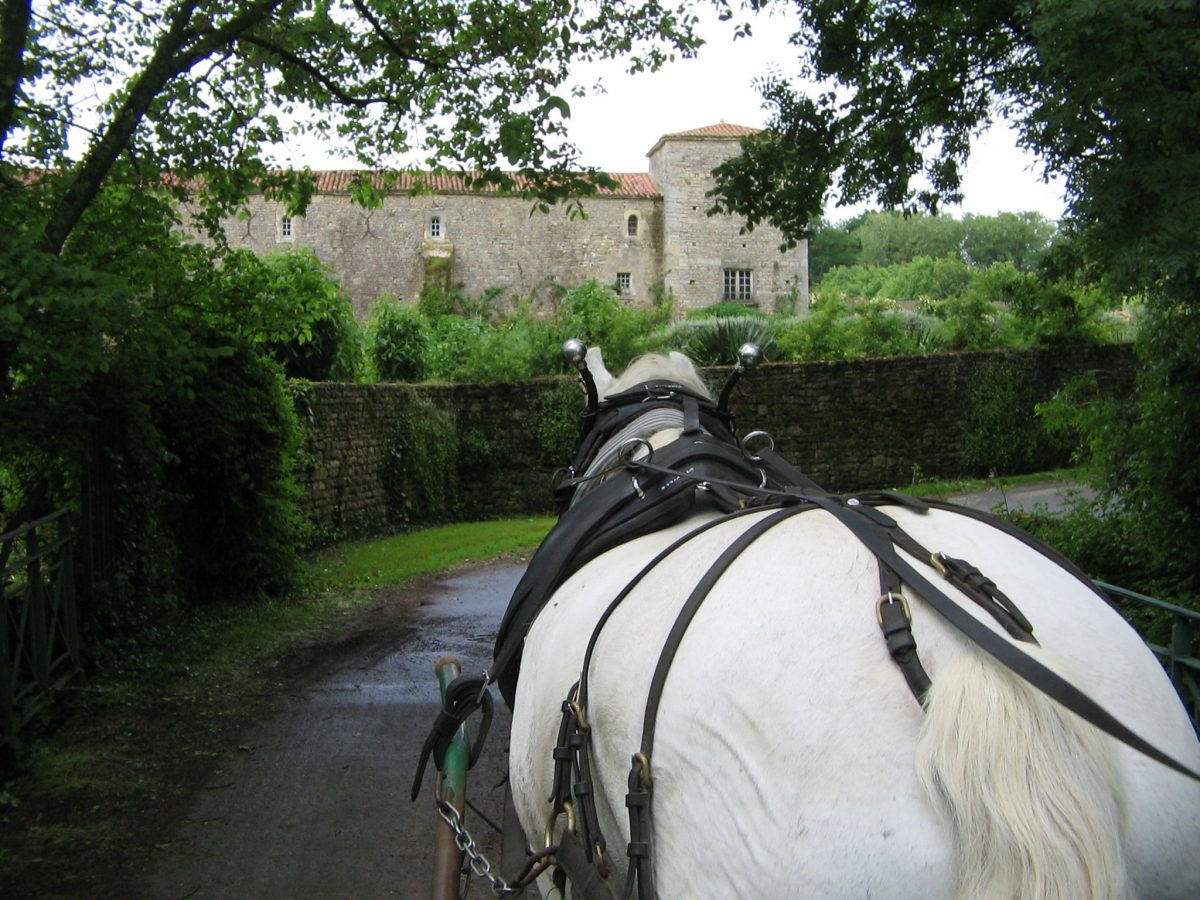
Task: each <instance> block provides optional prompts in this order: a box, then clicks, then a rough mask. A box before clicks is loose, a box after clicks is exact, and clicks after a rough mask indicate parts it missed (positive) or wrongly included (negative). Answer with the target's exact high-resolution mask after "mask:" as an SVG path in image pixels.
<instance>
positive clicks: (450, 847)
mask: <svg viewBox="0 0 1200 900" xmlns="http://www.w3.org/2000/svg"><path fill="white" fill-rule="evenodd" d="M434 671H435V672H436V673H437V679H438V687H439V689H440V691H441V695H442V700H443V702H445V698H446V688H447V687H448V686H449V684H450V682H452V681H453V680H454V679H455V678H457V677H458V676H459V674H460V673H461V671H462V666H461V665H460V664H459V661H458V660H457V659H455V658H454V657H453V656H443V657H442V658H441V659H439V660H438V661H437V664H436V665H435V666H434ZM470 756H471V747H470V743H469V741H468V739H467V727H466V725H463V726H462V727H461V728H459V729H458V733H457V734H455V735H454V740H453V741H451V742H450V747H449V748H448V749H447V750H446V759H445V764H444V768H443V769H442V770H441V771H440V772H439V773H438V797H439V798H440V799H442V800H445V801H446V802H447V803H449V804H450V805H451V806H453V807H454V808H455V809H457V810H458V813H459V815H460V816H461V815H462V813H463V810H464V809H465V808H466V788H467V763H468V760H469V758H470ZM462 862H463V854H462V851H461V850H459V849H458V843H457V841H456V840H455V836H454V831H453V830H452V829H451V828H450V826H449V825H447V824H446V822H445V820H443V819H442V817H441V816H438V819H437V826H436V830H435V831H434V834H433V886H432V892H431V894H430V896H431V897H432V898H433V900H458V896H459V879H460V873H461V871H462Z"/></svg>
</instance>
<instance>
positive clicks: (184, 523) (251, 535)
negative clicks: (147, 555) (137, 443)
mask: <svg viewBox="0 0 1200 900" xmlns="http://www.w3.org/2000/svg"><path fill="white" fill-rule="evenodd" d="M209 340H210V345H211V346H213V347H214V349H219V350H221V351H222V352H219V353H217V354H215V355H212V356H210V357H201V359H202V360H205V364H203V365H200V366H197V367H196V370H195V372H194V374H193V375H192V378H191V380H190V384H189V390H188V392H187V393H186V394H184V395H183V396H182V397H180V398H178V400H177V402H175V403H173V404H171V405H170V406H168V407H166V408H164V409H162V410H160V411H159V413H158V416H159V417H160V421H159V422H158V423H157V427H158V428H159V430H160V433H161V435H162V441H163V446H164V447H167V448H170V453H171V458H170V461H169V463H168V465H167V467H166V471H165V485H164V487H165V492H166V495H167V496H170V497H171V498H172V501H171V502H170V503H169V504H168V508H167V510H166V511H165V513H166V521H167V527H168V528H169V531H170V535H171V539H172V542H173V544H174V546H175V547H176V548H177V553H178V572H179V575H180V576H181V578H182V583H183V584H184V585H186V590H187V592H188V596H189V599H192V600H197V601H202V602H211V601H223V602H227V601H229V600H232V599H239V598H256V597H272V596H274V597H278V596H282V595H285V594H287V593H290V592H291V591H292V590H293V589H294V588H295V587H296V586H297V585H298V580H297V579H298V573H299V556H298V552H299V549H300V546H301V545H302V543H303V537H304V532H303V524H302V520H301V517H300V502H301V499H302V496H301V492H300V489H299V488H298V486H297V485H296V483H295V481H294V478H293V471H292V466H293V462H294V460H295V458H296V452H297V449H298V444H299V427H298V424H297V422H296V420H295V416H294V413H293V407H292V403H291V400H290V398H289V397H287V395H286V394H285V392H284V388H283V382H282V379H281V378H280V375H279V372H278V370H277V369H276V368H275V367H274V366H272V365H270V364H268V363H267V362H265V361H263V360H262V359H261V358H259V357H258V356H257V355H255V354H254V353H253V352H252V351H250V349H249V348H247V347H245V346H242V347H240V348H235V349H234V352H233V353H231V354H227V353H226V352H224V341H225V339H224V338H222V337H220V336H217V335H214V336H213V337H212V338H210V339H209Z"/></svg>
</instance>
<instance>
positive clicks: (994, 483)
mask: <svg viewBox="0 0 1200 900" xmlns="http://www.w3.org/2000/svg"><path fill="white" fill-rule="evenodd" d="M1089 475H1090V473H1088V472H1087V471H1085V470H1083V469H1055V470H1054V471H1052V472H1034V473H1031V474H1029V475H1003V476H998V477H994V478H951V479H944V480H939V481H917V482H916V483H914V484H906V485H902V486H900V487H894V488H889V490H891V491H892V492H893V493H896V494H907V495H909V496H911V497H938V498H941V499H945V498H946V497H948V496H950V495H951V494H971V493H975V492H976V491H987V490H994V489H996V488H1009V487H1017V486H1019V485H1023V484H1041V483H1043V482H1048V481H1050V482H1053V481H1074V482H1079V483H1080V484H1083V483H1086V482H1087V480H1088V478H1089Z"/></svg>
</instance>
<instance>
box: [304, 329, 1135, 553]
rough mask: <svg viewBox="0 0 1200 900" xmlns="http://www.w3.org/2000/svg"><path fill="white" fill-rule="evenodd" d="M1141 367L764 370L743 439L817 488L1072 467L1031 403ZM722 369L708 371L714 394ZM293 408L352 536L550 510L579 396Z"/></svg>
mask: <svg viewBox="0 0 1200 900" xmlns="http://www.w3.org/2000/svg"><path fill="white" fill-rule="evenodd" d="M1134 365H1135V363H1134V357H1133V353H1132V351H1131V349H1130V348H1129V347H1127V346H1116V347H1077V348H1062V347H1059V348H1054V349H1047V350H1000V351H987V352H980V353H949V354H938V355H931V356H920V357H906V358H899V359H869V360H853V361H842V362H806V363H779V364H768V365H764V366H762V367H761V368H759V369H758V370H757V371H755V372H753V373H752V374H750V375H749V376H748V377H747V378H746V379H744V380H743V382H742V384H741V385H740V386H739V388H738V390H737V392H736V393H735V395H734V401H733V407H734V410H735V412H736V413H737V417H738V419H737V421H738V429H739V431H740V432H741V433H743V434H744V433H747V432H749V431H752V430H764V431H767V432H769V433H770V434H771V435H772V436H773V437H774V439H775V445H776V447H777V448H778V449H779V450H780V451H781V452H782V453H783V454H784V456H786V457H787V458H788V459H789V460H791V461H792V462H793V463H794V464H795V465H797V466H799V467H800V468H801V469H803V470H804V471H805V472H807V473H808V474H809V475H811V476H812V477H813V478H814V479H815V480H816V481H817V482H818V483H820V484H822V485H824V486H825V487H827V488H828V489H830V490H838V491H844V490H861V489H865V488H871V487H888V486H896V485H901V484H907V483H910V482H911V481H912V480H914V478H916V477H955V476H960V475H969V474H986V473H987V472H988V471H989V470H993V469H994V470H997V471H1000V472H1004V473H1008V474H1012V473H1016V472H1022V471H1036V470H1039V469H1043V468H1049V467H1053V466H1058V465H1064V464H1066V463H1067V462H1068V461H1069V460H1068V454H1069V450H1070V448H1069V447H1067V446H1064V445H1062V444H1061V443H1059V444H1056V443H1055V442H1054V441H1052V440H1048V439H1047V438H1046V437H1045V435H1044V434H1042V432H1041V430H1040V429H1039V428H1038V427H1037V421H1036V418H1035V417H1034V415H1033V410H1032V405H1033V404H1034V403H1036V402H1040V401H1042V400H1046V399H1048V398H1049V397H1051V396H1052V395H1053V394H1054V392H1055V390H1057V389H1058V388H1059V387H1061V386H1062V385H1063V384H1065V383H1066V382H1067V381H1068V380H1070V379H1071V378H1072V377H1074V376H1076V375H1080V374H1084V373H1089V372H1090V373H1094V374H1095V375H1096V376H1097V382H1098V384H1099V386H1100V389H1101V390H1102V391H1103V392H1105V393H1112V394H1117V395H1122V396H1123V395H1126V394H1128V393H1129V392H1130V391H1131V389H1132V386H1133V380H1134ZM726 372H727V370H722V369H712V370H707V372H706V375H707V376H708V378H709V381H710V383H711V384H712V385H713V386H714V389H719V388H720V385H721V383H722V382H723V380H724V377H725V374H726ZM297 402H298V404H299V406H300V411H301V413H302V416H303V417H304V418H305V419H306V420H307V422H308V425H309V432H310V436H309V443H308V451H309V462H310V465H309V469H308V471H307V473H306V476H305V477H306V488H307V491H308V507H307V513H308V515H309V518H310V519H311V520H312V521H313V523H314V524H316V525H317V526H318V528H320V529H321V530H323V531H325V532H327V533H329V534H338V535H350V534H364V533H371V532H380V531H385V530H388V529H393V528H397V527H404V526H408V525H417V524H425V523H428V522H432V521H438V520H443V521H444V520H464V519H481V518H494V517H497V516H508V515H521V514H545V513H548V512H550V509H551V482H552V479H553V475H554V471H555V469H556V468H558V467H559V466H562V465H565V464H566V462H567V457H568V455H569V451H570V444H571V438H572V431H573V424H572V416H573V415H574V412H575V410H578V409H580V408H581V407H582V395H581V394H580V393H579V392H578V390H577V388H576V387H575V386H574V385H573V384H570V383H569V382H568V381H567V380H566V379H563V380H556V379H537V380H534V381H530V382H524V383H521V384H473V385H415V386H410V385H390V384H387V385H381V384H373V385H357V384H312V385H305V386H304V387H303V388H302V389H300V390H299V391H298V399H297ZM429 442H432V446H427V444H428V443H429Z"/></svg>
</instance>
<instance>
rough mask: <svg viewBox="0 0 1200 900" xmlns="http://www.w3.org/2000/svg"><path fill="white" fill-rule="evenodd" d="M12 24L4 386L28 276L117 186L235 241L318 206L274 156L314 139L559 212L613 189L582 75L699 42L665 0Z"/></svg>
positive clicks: (345, 5) (48, 15) (46, 8)
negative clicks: (238, 230) (261, 206)
mask: <svg viewBox="0 0 1200 900" xmlns="http://www.w3.org/2000/svg"><path fill="white" fill-rule="evenodd" d="M0 24H2V26H3V29H4V30H3V34H2V36H0V212H2V213H3V217H4V221H5V223H6V224H8V225H11V226H12V228H11V229H10V233H9V234H7V235H6V238H7V239H8V240H9V250H10V253H9V254H8V258H7V260H5V261H0V262H3V266H2V268H0V277H2V278H3V281H0V299H2V300H3V302H4V304H5V306H6V307H7V308H6V310H5V313H4V316H3V318H0V377H3V376H4V375H5V374H6V373H8V372H10V371H11V370H12V369H13V366H14V365H18V366H19V365H20V360H19V359H18V354H19V352H20V345H21V340H20V337H19V333H20V332H21V331H22V329H23V328H24V326H25V325H26V324H27V323H31V322H37V321H38V316H39V315H41V312H42V311H43V310H44V309H45V304H46V302H47V298H46V297H45V296H38V291H37V289H36V286H37V284H38V283H39V279H37V278H34V279H30V278H29V277H27V276H28V275H29V273H30V272H32V271H36V270H38V269H39V268H43V269H44V268H47V267H50V268H53V267H54V266H56V265H57V263H56V262H54V261H53V259H57V258H60V257H61V255H62V253H63V251H64V249H68V245H69V241H70V239H71V237H72V235H74V234H75V233H76V232H77V230H78V228H79V227H80V225H81V223H83V222H84V220H85V217H86V216H87V214H88V212H89V210H91V209H92V207H93V205H94V203H95V201H96V200H97V198H98V197H99V196H100V193H101V191H102V189H104V188H105V187H106V186H107V187H109V188H112V187H114V186H115V185H130V186H131V188H132V189H134V190H136V191H138V192H139V193H140V194H141V195H142V198H141V199H140V200H139V202H140V203H146V202H147V200H146V198H147V197H149V196H154V195H155V194H156V192H157V193H158V194H159V195H161V201H162V202H161V203H160V205H159V209H158V211H157V212H154V211H150V210H148V209H143V212H144V214H145V215H148V216H151V217H153V216H156V215H157V216H169V215H172V214H173V210H174V207H172V206H171V204H170V203H168V202H167V201H168V200H174V201H177V200H179V199H182V198H184V197H188V198H190V199H191V200H193V201H194V205H193V206H192V207H191V208H192V209H193V210H194V211H195V213H196V214H197V216H198V217H199V219H200V220H201V221H202V222H203V223H204V224H206V225H207V226H208V228H209V230H210V233H211V234H212V235H213V236H214V237H218V236H219V228H218V221H219V219H220V217H221V216H222V215H225V214H228V213H230V212H232V211H234V210H236V209H237V208H238V207H239V206H240V205H241V204H242V203H243V201H244V200H245V198H246V197H247V196H248V194H249V193H251V192H252V191H255V190H263V191H265V192H266V193H267V194H268V196H272V197H274V198H276V199H281V200H284V201H286V202H287V204H288V205H289V207H290V209H291V210H292V211H294V212H296V213H300V212H302V211H303V209H304V207H305V205H306V204H307V202H308V200H309V198H310V197H311V194H312V190H313V179H312V175H311V173H309V172H294V171H281V170H279V169H278V168H277V167H276V166H275V165H274V160H273V158H272V155H271V151H270V149H269V148H270V147H271V146H272V145H275V144H278V143H279V142H280V141H282V140H283V139H284V137H285V135H287V134H295V135H301V136H304V135H309V136H315V137H318V138H320V139H322V140H324V141H326V142H328V143H329V144H330V145H332V146H333V147H334V148H335V149H337V150H339V151H340V152H342V153H343V154H345V155H346V156H348V157H349V158H352V159H353V160H355V161H356V162H357V163H360V164H364V165H366V166H369V167H373V168H381V167H382V168H383V169H386V168H387V164H388V163H394V162H395V161H396V160H397V159H398V158H399V157H400V156H401V155H403V154H405V153H409V152H411V151H416V150H421V151H424V153H425V154H426V157H427V159H428V160H429V162H430V164H431V165H432V166H437V167H450V168H455V167H457V168H461V169H463V170H465V171H467V172H468V173H470V174H469V178H470V179H471V180H473V181H474V182H475V183H477V184H480V185H491V186H497V187H499V188H501V189H505V190H509V191H513V192H517V193H521V194H524V195H526V196H529V197H531V198H532V199H533V200H534V201H535V202H537V203H538V204H539V205H541V206H542V207H543V208H545V207H547V205H548V204H549V203H552V202H555V201H557V200H561V199H563V198H567V197H575V196H578V195H586V194H587V193H588V192H589V191H591V190H594V189H595V187H596V185H597V184H605V183H607V182H606V181H605V177H604V176H602V175H601V174H600V173H598V172H595V171H591V170H582V169H579V168H578V167H576V166H575V165H574V163H575V161H576V157H577V151H576V150H575V148H574V147H573V146H572V145H571V144H570V143H568V142H567V141H566V140H565V121H566V119H567V117H568V116H569V115H570V106H569V104H568V101H567V100H566V99H564V98H563V97H562V96H559V94H557V93H555V91H556V90H558V89H559V87H560V86H561V85H562V83H563V82H564V80H565V79H566V76H567V67H568V64H569V63H571V62H572V61H575V60H588V59H594V58H603V57H615V56H622V55H627V56H629V57H630V60H631V62H630V66H631V68H632V69H634V70H637V69H644V68H653V67H655V66H657V65H659V64H661V63H662V62H663V61H664V60H666V59H667V58H669V57H670V56H671V54H672V53H674V52H681V53H684V54H689V53H691V52H693V51H694V49H695V48H696V47H697V46H698V44H699V41H698V39H697V38H696V37H695V36H694V35H693V34H692V25H693V18H692V17H691V16H690V15H689V14H687V13H686V12H685V11H683V10H676V11H671V10H670V9H667V8H665V7H663V6H661V5H660V4H659V3H658V2H657V0H640V2H636V3H623V2H618V0H570V2H559V0H534V2H526V0H478V2H471V3H466V2H450V3H433V2H421V3H412V2H393V0H252V2H234V0H158V2H152V0H146V2H135V3H129V2H125V0H73V2H60V3H55V4H39V5H37V6H36V7H35V5H34V4H33V2H32V0H4V5H3V9H2V11H0ZM387 184H388V181H387V179H386V177H384V178H383V180H382V181H379V180H376V181H370V180H366V179H364V180H363V181H362V182H361V183H360V184H359V185H358V187H357V196H358V198H359V199H360V200H361V201H362V202H364V203H371V202H373V201H374V200H377V198H378V196H379V191H380V190H381V189H383V188H386V187H387ZM120 228H121V226H120V225H118V226H117V229H118V230H117V231H116V232H115V234H117V235H120V234H121V231H120ZM47 257H50V258H52V259H51V260H49V261H48V260H47V259H46V258H47Z"/></svg>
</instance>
